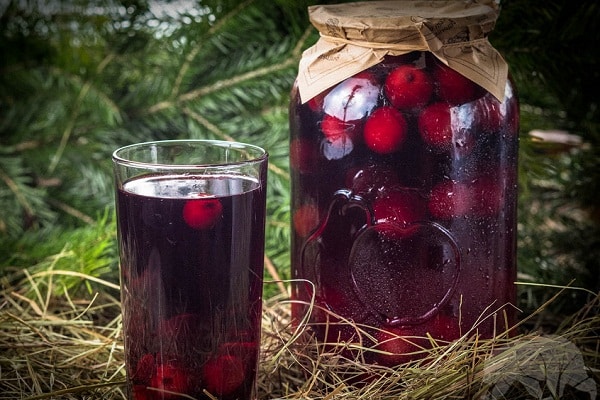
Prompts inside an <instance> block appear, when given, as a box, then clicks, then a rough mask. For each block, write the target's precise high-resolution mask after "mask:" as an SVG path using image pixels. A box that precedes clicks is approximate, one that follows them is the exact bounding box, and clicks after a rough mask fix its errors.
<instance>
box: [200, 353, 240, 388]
mask: <svg viewBox="0 0 600 400" xmlns="http://www.w3.org/2000/svg"><path fill="white" fill-rule="evenodd" d="M202 376H203V378H204V384H205V386H206V389H207V390H208V391H209V392H211V393H212V394H216V395H218V396H226V395H228V394H231V393H232V392H234V391H235V390H236V389H237V388H238V387H240V385H241V384H242V383H244V378H245V373H244V364H243V363H242V360H241V359H240V358H239V357H236V356H233V355H226V354H224V355H220V356H217V357H216V358H212V359H210V360H208V361H207V363H206V364H204V367H203V368H202Z"/></svg>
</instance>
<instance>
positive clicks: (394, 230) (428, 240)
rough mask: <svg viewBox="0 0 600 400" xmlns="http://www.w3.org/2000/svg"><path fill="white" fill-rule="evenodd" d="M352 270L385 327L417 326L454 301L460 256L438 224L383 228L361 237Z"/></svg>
mask: <svg viewBox="0 0 600 400" xmlns="http://www.w3.org/2000/svg"><path fill="white" fill-rule="evenodd" d="M348 264H349V268H350V270H351V274H352V278H353V282H354V285H355V288H356V292H357V295H358V297H359V298H360V300H361V301H362V303H364V304H365V306H366V307H367V308H369V309H370V310H371V311H372V312H373V313H374V314H375V315H376V316H377V317H378V318H379V320H380V321H382V322H384V323H386V324H389V325H392V326H395V325H414V324H418V323H421V322H423V321H425V320H427V319H429V318H431V317H432V316H433V315H435V314H436V313H437V312H438V310H439V308H440V307H441V306H442V305H444V304H445V303H446V302H447V301H448V299H449V298H450V296H451V295H452V293H453V291H454V288H455V285H456V282H457V280H458V277H459V273H460V251H459V249H458V246H457V245H456V243H455V241H454V239H453V238H452V236H451V235H450V233H449V232H448V231H447V230H446V229H445V228H443V227H442V226H440V225H438V224H435V223H429V222H422V223H414V224H411V225H409V226H407V227H403V226H400V225H398V224H395V223H382V224H376V225H373V226H370V227H368V228H366V229H365V230H364V231H363V232H361V234H360V235H359V236H358V237H357V239H356V240H355V241H354V244H353V246H352V250H351V254H350V259H349V263H348Z"/></svg>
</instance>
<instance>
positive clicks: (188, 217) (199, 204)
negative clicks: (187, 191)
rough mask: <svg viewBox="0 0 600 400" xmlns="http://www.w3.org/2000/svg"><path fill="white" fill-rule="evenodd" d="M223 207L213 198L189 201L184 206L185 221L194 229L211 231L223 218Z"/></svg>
mask: <svg viewBox="0 0 600 400" xmlns="http://www.w3.org/2000/svg"><path fill="white" fill-rule="evenodd" d="M222 212H223V205H222V204H221V202H220V201H219V199H215V198H212V197H206V198H200V199H193V200H188V201H187V202H186V203H185V205H184V206H183V219H184V221H185V223H186V224H188V226H189V227H191V228H194V229H210V228H212V227H214V226H215V225H216V223H217V221H218V220H219V218H220V217H221V214H222Z"/></svg>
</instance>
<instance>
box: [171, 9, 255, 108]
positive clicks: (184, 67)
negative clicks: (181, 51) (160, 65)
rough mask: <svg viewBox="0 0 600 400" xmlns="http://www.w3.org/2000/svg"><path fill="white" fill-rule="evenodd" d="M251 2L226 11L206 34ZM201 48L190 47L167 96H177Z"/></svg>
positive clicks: (214, 30) (218, 27) (209, 33)
mask: <svg viewBox="0 0 600 400" xmlns="http://www.w3.org/2000/svg"><path fill="white" fill-rule="evenodd" d="M252 2H254V0H247V1H245V2H243V3H241V4H239V5H238V6H237V7H236V8H234V9H233V10H231V11H230V12H229V13H227V14H226V15H225V16H223V18H221V19H220V20H219V21H218V22H217V23H216V24H214V25H213V26H212V27H211V28H210V29H209V30H208V31H207V34H208V35H211V34H213V33H215V32H216V31H218V30H219V29H221V27H222V26H223V25H225V23H226V22H227V21H229V20H230V19H231V18H233V17H234V16H235V15H237V14H238V13H239V12H240V11H241V10H243V9H244V8H245V7H246V6H247V5H248V4H250V3H252ZM201 49H202V45H198V46H196V47H194V48H192V50H191V51H190V52H189V53H188V55H187V56H186V57H185V61H184V62H183V63H182V64H181V68H179V72H178V73H177V77H176V78H175V83H174V84H173V89H172V90H171V96H169V97H170V98H171V99H174V98H175V97H176V96H177V93H179V88H180V87H181V83H182V82H183V77H184V76H185V74H186V73H187V71H188V70H189V68H190V65H191V64H192V62H193V61H194V59H195V58H196V56H197V55H198V53H199V52H200V50H201Z"/></svg>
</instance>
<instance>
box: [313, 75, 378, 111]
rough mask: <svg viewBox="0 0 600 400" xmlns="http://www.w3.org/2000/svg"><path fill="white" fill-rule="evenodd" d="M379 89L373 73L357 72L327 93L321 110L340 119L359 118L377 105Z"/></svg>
mask: <svg viewBox="0 0 600 400" xmlns="http://www.w3.org/2000/svg"><path fill="white" fill-rule="evenodd" d="M379 90H380V88H379V84H378V83H377V79H376V78H375V75H373V74H372V73H371V72H369V71H362V72H359V73H358V74H356V75H354V76H352V77H350V78H348V79H346V80H344V81H342V82H341V83H339V84H338V85H337V86H335V87H333V88H332V89H331V91H330V92H329V93H327V95H326V96H325V99H324V101H323V110H324V111H325V113H326V114H329V115H331V116H333V117H336V118H338V119H340V120H342V121H356V120H360V119H362V118H364V117H366V116H367V115H368V114H369V113H370V112H371V111H372V110H373V108H375V106H376V105H377V100H378V98H379Z"/></svg>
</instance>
